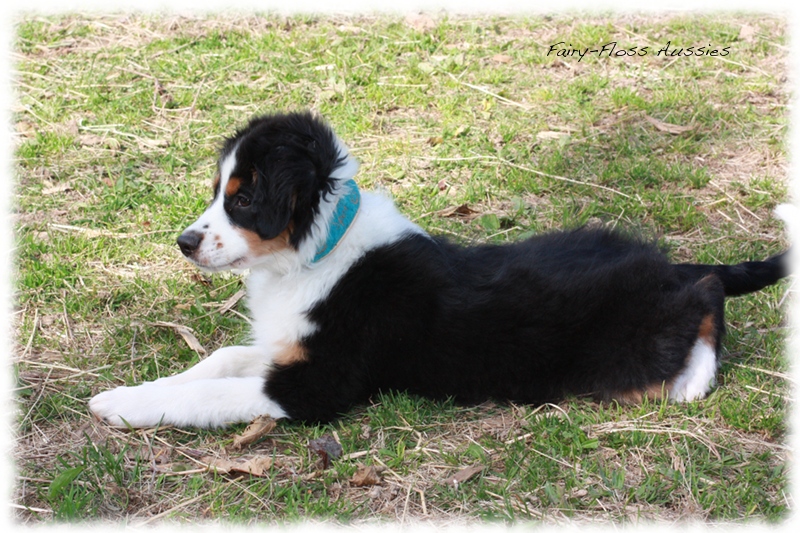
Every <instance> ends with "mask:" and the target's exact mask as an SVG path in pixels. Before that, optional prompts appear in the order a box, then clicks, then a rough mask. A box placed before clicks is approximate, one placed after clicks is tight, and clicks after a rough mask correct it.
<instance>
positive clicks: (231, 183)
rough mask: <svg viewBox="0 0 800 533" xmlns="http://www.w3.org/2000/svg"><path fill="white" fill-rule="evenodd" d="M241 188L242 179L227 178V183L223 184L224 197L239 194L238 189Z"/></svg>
mask: <svg viewBox="0 0 800 533" xmlns="http://www.w3.org/2000/svg"><path fill="white" fill-rule="evenodd" d="M241 186H242V178H237V177H235V176H231V177H230V178H228V183H226V184H225V196H234V195H236V193H237V192H239V188H240V187H241Z"/></svg>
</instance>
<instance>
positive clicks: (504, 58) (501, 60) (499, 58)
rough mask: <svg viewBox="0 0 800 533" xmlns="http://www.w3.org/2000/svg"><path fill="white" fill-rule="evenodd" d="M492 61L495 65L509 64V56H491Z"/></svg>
mask: <svg viewBox="0 0 800 533" xmlns="http://www.w3.org/2000/svg"><path fill="white" fill-rule="evenodd" d="M492 61H494V62H495V63H504V64H505V63H511V56H507V55H505V54H495V55H493V56H492Z"/></svg>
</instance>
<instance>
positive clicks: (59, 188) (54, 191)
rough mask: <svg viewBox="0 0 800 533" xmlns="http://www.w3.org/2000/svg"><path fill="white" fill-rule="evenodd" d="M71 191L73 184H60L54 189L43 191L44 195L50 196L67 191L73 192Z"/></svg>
mask: <svg viewBox="0 0 800 533" xmlns="http://www.w3.org/2000/svg"><path fill="white" fill-rule="evenodd" d="M71 190H72V183H71V182H67V183H58V184H56V185H53V186H52V187H47V188H46V189H44V190H42V194H44V195H48V196H49V195H51V194H57V193H60V192H67V191H71Z"/></svg>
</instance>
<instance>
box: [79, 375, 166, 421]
mask: <svg viewBox="0 0 800 533" xmlns="http://www.w3.org/2000/svg"><path fill="white" fill-rule="evenodd" d="M151 387H152V385H149V386H148V385H145V386H139V387H117V388H116V389H112V390H108V391H105V392H101V393H100V394H98V395H97V396H95V397H94V398H92V399H91V400H90V401H89V409H90V410H91V411H92V413H93V414H94V415H95V416H96V417H97V418H99V419H101V420H104V421H105V422H107V423H108V424H110V425H112V426H117V427H127V426H131V427H153V426H157V425H159V423H161V420H162V418H163V417H164V409H163V408H161V407H159V406H158V404H157V403H156V404H153V401H152V400H153V398H152V396H151V395H150V394H148V392H149V391H148V390H147V389H149V388H151Z"/></svg>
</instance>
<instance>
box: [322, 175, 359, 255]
mask: <svg viewBox="0 0 800 533" xmlns="http://www.w3.org/2000/svg"><path fill="white" fill-rule="evenodd" d="M360 205H361V193H359V192H358V185H356V182H355V181H353V180H351V179H350V180H347V181H345V182H343V183H342V191H341V192H340V193H339V201H338V202H336V209H335V210H334V211H333V215H332V216H331V220H330V224H329V225H328V237H327V238H326V239H325V242H324V243H322V244H321V245H320V247H319V248H317V255H315V256H314V259H312V260H311V263H312V264H313V263H317V262H319V261H322V259H324V258H325V257H326V256H327V255H328V254H329V253H331V252H332V251H333V249H334V248H336V246H337V245H338V244H339V242H340V241H341V240H342V238H343V237H344V235H345V233H347V230H349V229H350V226H352V225H353V220H355V218H356V215H357V214H358V208H359V206H360Z"/></svg>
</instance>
